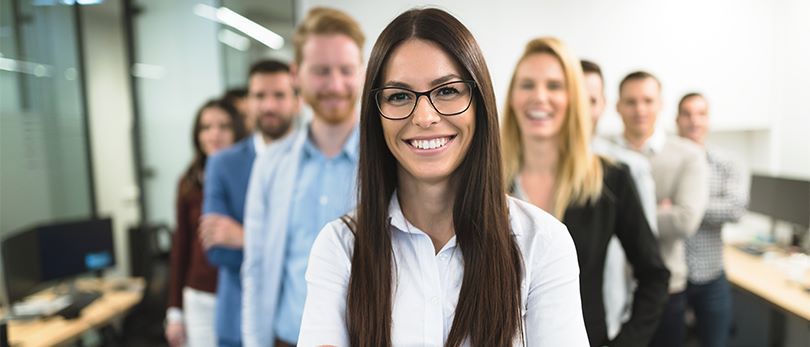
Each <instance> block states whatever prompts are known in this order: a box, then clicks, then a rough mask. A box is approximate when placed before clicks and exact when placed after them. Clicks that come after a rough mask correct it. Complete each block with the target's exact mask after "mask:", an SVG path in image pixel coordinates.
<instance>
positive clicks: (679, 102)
mask: <svg viewBox="0 0 810 347" xmlns="http://www.w3.org/2000/svg"><path fill="white" fill-rule="evenodd" d="M694 97H700V98H702V99H704V100H706V97H705V96H703V94H701V93H698V92H691V93H686V95H684V96H682V97H681V101H678V115H680V114H681V107H682V106H683V103H684V102H686V100H688V99H690V98H694Z"/></svg>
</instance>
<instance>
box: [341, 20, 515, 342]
mask: <svg viewBox="0 0 810 347" xmlns="http://www.w3.org/2000/svg"><path fill="white" fill-rule="evenodd" d="M414 38H418V39H422V40H427V41H431V42H433V43H436V44H437V45H438V46H439V47H441V48H442V49H443V50H444V51H445V52H446V53H447V54H448V55H449V56H450V57H453V58H454V59H455V60H456V62H457V63H458V65H459V66H460V67H462V68H463V72H464V73H465V74H467V75H468V76H464V77H465V78H471V79H472V80H474V81H475V83H476V85H477V88H475V89H474V90H475V95H474V99H475V103H476V108H475V109H476V115H475V122H476V123H475V134H474V135H473V138H472V143H471V144H470V147H469V150H468V152H467V155H466V157H465V158H464V160H463V161H462V163H461V164H460V166H459V168H458V169H457V170H456V172H455V173H454V174H453V175H454V177H453V179H454V180H455V181H456V182H458V184H459V186H463V187H466V188H465V189H458V190H457V192H456V196H455V198H454V199H455V200H454V201H455V202H454V205H453V206H454V207H453V226H454V228H455V232H456V240H457V242H458V247H459V248H460V249H461V252H462V256H463V259H464V269H465V270H464V277H463V282H462V285H461V292H460V293H459V299H458V305H457V306H456V312H455V318H454V320H453V326H452V328H451V329H450V334H449V336H448V338H447V346H458V345H460V344H462V343H463V342H464V341H465V340H466V339H468V341H469V342H470V343H472V345H474V346H506V345H511V344H512V343H513V341H515V338H516V337H521V338H522V333H523V329H522V324H521V322H522V320H521V309H520V305H521V300H520V283H521V278H522V273H523V268H522V260H521V255H520V251H519V249H518V247H517V245H516V244H515V241H514V240H513V239H512V236H511V233H510V227H509V216H508V209H507V203H506V195H505V192H504V189H503V186H502V181H501V175H502V171H501V157H500V140H499V135H498V114H497V108H496V104H495V95H494V92H493V89H492V81H491V79H490V76H489V70H488V69H487V66H486V63H485V61H484V55H483V53H482V52H481V49H480V48H479V47H478V44H477V42H476V41H475V39H474V38H473V36H472V34H471V33H470V32H469V30H467V28H466V27H464V25H463V24H461V22H459V21H458V20H457V19H456V18H454V17H453V16H452V15H450V14H448V13H446V12H444V11H442V10H438V9H432V8H428V9H413V10H409V11H407V12H405V13H403V14H401V15H399V16H398V17H397V18H396V19H394V21H392V22H391V23H390V24H389V25H388V26H387V27H386V28H385V30H383V32H382V33H381V34H380V37H379V38H378V39H377V42H376V43H375V44H374V49H373V50H372V51H371V58H370V60H369V63H368V70H367V73H366V81H365V85H364V90H363V97H362V103H361V111H360V160H359V169H358V187H359V191H358V198H357V202H358V203H357V214H356V217H355V219H353V220H349V221H347V222H348V224H349V226H350V227H351V228H352V230H353V231H354V233H355V241H354V254H353V256H352V268H351V277H350V280H349V289H348V297H347V313H346V314H347V322H348V323H347V325H348V331H349V340H350V342H351V345H352V346H355V347H372V346H373V347H378V346H391V323H392V322H391V312H392V306H393V302H392V293H393V292H392V283H393V282H394V278H393V274H394V273H395V272H393V271H392V268H393V265H394V264H393V253H392V246H391V236H390V234H389V230H390V224H389V222H388V204H389V201H390V199H391V196H392V194H393V192H394V190H395V189H396V188H397V185H398V179H397V162H396V159H395V158H394V156H393V155H392V154H391V152H390V150H389V149H388V147H387V146H386V142H385V139H384V135H383V129H382V123H381V121H380V115H379V111H378V109H377V107H376V105H375V103H374V98H373V97H371V96H370V95H369V94H370V91H371V89H373V88H376V87H379V86H380V84H381V83H382V82H383V81H381V79H382V76H381V74H382V72H383V71H384V66H385V64H386V62H387V59H388V55H389V53H390V52H392V51H393V50H394V48H396V47H397V46H398V45H399V44H401V43H402V42H404V41H406V40H408V39H414Z"/></svg>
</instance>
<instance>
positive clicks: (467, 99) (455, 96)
mask: <svg viewBox="0 0 810 347" xmlns="http://www.w3.org/2000/svg"><path fill="white" fill-rule="evenodd" d="M474 88H475V81H470V80H464V81H453V82H447V83H444V84H440V85H438V86H436V87H433V88H432V89H430V90H427V91H424V92H417V91H414V90H410V89H408V88H402V87H382V88H374V89H372V90H371V95H372V96H374V100H375V101H376V103H377V109H378V110H380V115H382V116H383V117H385V118H388V119H391V120H399V119H405V118H408V117H410V116H411V114H413V111H414V110H415V109H416V103H417V101H418V100H419V97H421V96H422V95H424V96H427V98H428V101H429V102H430V105H431V106H433V109H435V110H436V112H439V114H441V115H443V116H455V115H458V114H461V113H464V111H467V109H469V108H470V104H472V95H473V89H474Z"/></svg>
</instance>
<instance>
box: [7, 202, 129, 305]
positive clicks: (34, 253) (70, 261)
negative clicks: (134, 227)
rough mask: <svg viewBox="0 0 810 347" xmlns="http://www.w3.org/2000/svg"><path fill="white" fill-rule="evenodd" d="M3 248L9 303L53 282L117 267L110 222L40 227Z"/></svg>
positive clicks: (59, 224)
mask: <svg viewBox="0 0 810 347" xmlns="http://www.w3.org/2000/svg"><path fill="white" fill-rule="evenodd" d="M0 248H1V249H0V250H1V251H2V257H3V272H4V282H5V286H6V295H7V298H6V299H7V300H8V302H9V303H13V302H16V301H19V300H21V299H23V298H25V297H26V296H28V295H30V294H32V293H33V292H34V291H36V290H38V289H41V287H44V286H45V285H47V284H49V283H51V282H54V281H58V280H64V279H69V278H72V277H75V276H78V275H81V274H85V273H88V272H92V271H97V270H102V269H105V268H109V267H112V266H114V265H115V249H114V242H113V232H112V220H111V219H110V218H104V219H89V220H80V221H72V222H62V223H53V224H47V225H41V226H38V227H35V228H30V229H27V230H23V231H22V232H19V233H17V234H14V235H13V236H11V237H8V238H6V239H5V240H3V241H2V246H0Z"/></svg>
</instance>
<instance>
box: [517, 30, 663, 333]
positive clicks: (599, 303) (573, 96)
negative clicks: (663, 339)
mask: <svg viewBox="0 0 810 347" xmlns="http://www.w3.org/2000/svg"><path fill="white" fill-rule="evenodd" d="M583 84H584V81H583V74H582V70H581V68H580V62H579V60H578V59H576V58H575V57H574V56H573V55H572V54H571V53H570V52H569V50H568V48H567V47H566V46H565V45H564V44H563V43H562V42H560V41H559V40H557V39H554V38H539V39H535V40H532V41H530V42H529V43H528V44H527V45H526V49H525V51H524V53H523V56H522V57H521V59H520V60H519V62H518V64H517V66H516V67H515V72H514V75H513V79H512V82H511V84H510V89H509V92H508V93H507V100H508V101H507V104H506V107H505V112H504V117H503V118H504V121H503V122H504V126H503V136H502V138H503V141H504V151H503V153H504V154H503V156H504V162H505V163H506V177H505V178H506V184H507V185H508V187H510V190H511V192H512V194H513V195H515V196H516V197H518V198H520V199H523V200H526V201H529V202H531V203H533V204H535V205H537V206H538V207H540V208H542V209H544V210H546V211H550V212H552V213H553V214H554V216H556V217H557V218H559V219H560V220H561V221H562V222H563V223H564V224H565V225H566V226H567V227H568V231H569V232H570V233H571V236H572V238H573V239H574V244H575V245H576V248H577V260H578V261H579V268H580V292H581V296H582V311H583V315H584V317H585V327H586V329H587V331H588V338H589V340H590V344H591V346H604V345H611V346H643V345H646V344H648V343H649V341H650V339H651V338H652V335H653V333H654V332H655V329H656V327H657V324H658V319H659V317H660V315H661V312H662V310H663V307H664V303H665V302H666V296H667V283H668V279H669V273H668V271H667V269H666V267H665V266H664V263H663V260H662V259H661V255H660V253H659V250H658V243H657V241H656V239H655V236H654V235H653V233H652V230H651V228H650V226H649V223H648V222H647V219H646V217H644V211H643V208H642V206H641V201H640V200H639V198H638V193H637V192H636V188H635V184H634V183H633V180H632V177H631V176H630V173H629V171H628V169H627V168H626V166H624V165H620V164H615V163H612V162H609V161H608V160H606V159H604V158H601V157H599V156H596V155H594V154H593V153H592V152H591V149H590V137H591V135H592V131H591V127H592V125H593V120H592V115H591V113H590V107H589V105H588V94H587V93H586V91H585V87H584V85H583ZM614 235H615V236H617V237H618V239H619V241H620V242H621V244H622V247H623V249H624V251H625V254H626V255H627V258H628V260H629V262H630V264H631V265H632V267H633V274H634V276H635V279H636V280H637V282H638V286H637V287H636V289H635V292H634V300H633V309H632V311H631V312H632V315H631V316H630V318H629V320H628V321H627V322H626V323H624V324H623V325H622V328H621V329H620V331H619V333H618V335H617V336H616V337H615V339H613V340H610V339H608V334H607V327H606V323H605V321H606V316H605V309H604V302H603V291H602V288H603V273H604V270H605V259H606V256H607V255H606V254H607V248H608V243H609V242H610V240H611V238H612V237H613V236H614Z"/></svg>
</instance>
